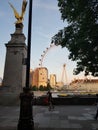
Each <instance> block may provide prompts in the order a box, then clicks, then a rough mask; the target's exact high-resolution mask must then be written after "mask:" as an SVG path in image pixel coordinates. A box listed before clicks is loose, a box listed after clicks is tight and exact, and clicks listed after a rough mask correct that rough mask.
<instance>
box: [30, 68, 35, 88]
mask: <svg viewBox="0 0 98 130" xmlns="http://www.w3.org/2000/svg"><path fill="white" fill-rule="evenodd" d="M33 73H34V71H33V70H32V69H30V86H32V84H33Z"/></svg>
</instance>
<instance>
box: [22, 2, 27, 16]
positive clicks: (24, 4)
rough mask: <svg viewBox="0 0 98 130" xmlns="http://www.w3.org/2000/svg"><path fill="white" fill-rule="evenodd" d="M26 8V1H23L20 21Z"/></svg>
mask: <svg viewBox="0 0 98 130" xmlns="http://www.w3.org/2000/svg"><path fill="white" fill-rule="evenodd" d="M26 6H27V1H26V0H23V3H22V11H21V18H22V19H23V17H24V14H25V11H26Z"/></svg>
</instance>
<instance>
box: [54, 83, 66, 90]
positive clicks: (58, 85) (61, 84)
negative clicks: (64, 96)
mask: <svg viewBox="0 0 98 130" xmlns="http://www.w3.org/2000/svg"><path fill="white" fill-rule="evenodd" d="M63 86H64V83H63V82H57V83H56V87H57V88H59V89H60V88H62V87H63Z"/></svg>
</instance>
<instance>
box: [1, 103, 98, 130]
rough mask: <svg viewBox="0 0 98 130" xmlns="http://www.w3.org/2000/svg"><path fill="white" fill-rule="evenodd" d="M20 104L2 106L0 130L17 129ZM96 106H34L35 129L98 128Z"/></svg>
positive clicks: (92, 129) (86, 129)
mask: <svg viewBox="0 0 98 130" xmlns="http://www.w3.org/2000/svg"><path fill="white" fill-rule="evenodd" d="M19 111H20V108H19V106H0V130H17V123H18V119H19ZM95 112H96V107H95V106H90V105H89V106H80V105H75V106H74V105H72V106H71V105H69V106H68V105H64V106H63V105H61V106H55V108H54V110H51V111H49V110H48V106H37V105H35V106H33V117H34V127H35V130H98V121H97V120H94V115H95Z"/></svg>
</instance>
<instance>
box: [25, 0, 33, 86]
mask: <svg viewBox="0 0 98 130" xmlns="http://www.w3.org/2000/svg"><path fill="white" fill-rule="evenodd" d="M31 31H32V0H30V1H29V19H28V41H27V64H26V65H27V66H26V88H29V79H30V53H31Z"/></svg>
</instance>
